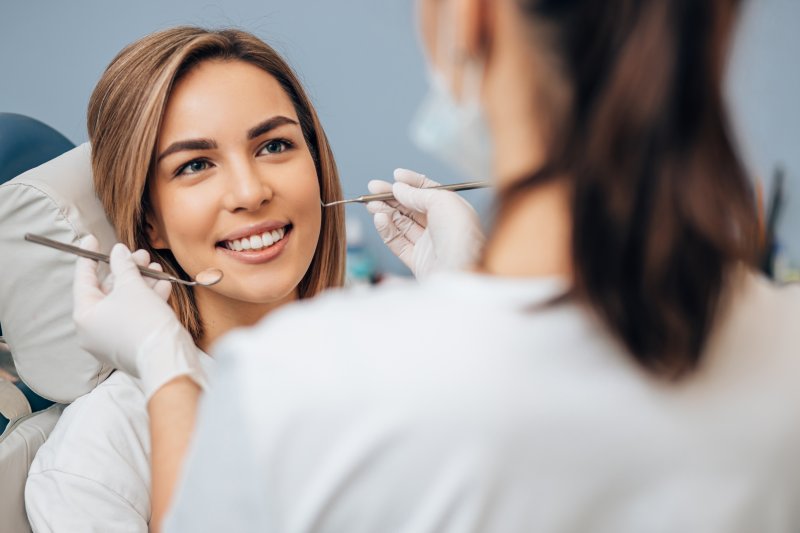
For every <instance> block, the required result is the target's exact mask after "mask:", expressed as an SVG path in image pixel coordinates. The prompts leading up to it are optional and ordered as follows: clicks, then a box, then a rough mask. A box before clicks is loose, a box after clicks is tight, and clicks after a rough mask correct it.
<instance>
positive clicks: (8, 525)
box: [0, 404, 64, 533]
mask: <svg viewBox="0 0 800 533" xmlns="http://www.w3.org/2000/svg"><path fill="white" fill-rule="evenodd" d="M63 409H64V406H63V405H59V404H55V405H51V406H50V407H48V408H47V409H45V410H44V411H39V412H38V413H33V414H29V415H27V416H23V417H22V418H18V419H16V420H15V421H14V422H12V425H10V426H9V427H8V428H6V431H5V433H4V434H3V436H2V437H0V530H1V531H3V533H28V532H30V530H31V528H30V526H29V525H28V516H27V515H26V514H25V498H24V496H25V479H26V478H27V477H28V468H30V466H31V462H33V457H34V456H35V455H36V451H37V450H38V449H39V446H41V445H42V444H43V443H44V441H45V439H47V436H48V435H49V434H50V432H51V431H53V428H54V427H55V425H56V422H57V421H58V417H59V416H60V415H61V411H62V410H63Z"/></svg>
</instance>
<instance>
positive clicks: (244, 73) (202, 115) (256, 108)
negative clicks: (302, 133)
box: [160, 60, 297, 139]
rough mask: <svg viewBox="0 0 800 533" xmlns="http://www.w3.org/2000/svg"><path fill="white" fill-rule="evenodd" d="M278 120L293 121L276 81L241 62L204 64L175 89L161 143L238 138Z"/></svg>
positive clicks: (288, 102)
mask: <svg viewBox="0 0 800 533" xmlns="http://www.w3.org/2000/svg"><path fill="white" fill-rule="evenodd" d="M279 115H280V116H285V117H288V118H292V119H294V120H295V121H296V120H297V113H296V111H295V108H294V105H293V103H292V100H291V98H289V95H288V94H286V91H285V90H284V89H283V87H282V86H281V85H280V83H278V80H277V79H275V77H274V76H272V75H271V74H270V73H268V72H266V71H264V70H263V69H261V68H259V67H258V66H256V65H253V64H250V63H246V62H244V61H238V60H237V61H221V60H208V61H204V62H202V63H200V64H199V65H197V66H196V67H194V68H193V69H192V70H190V71H189V72H188V73H186V74H185V75H184V76H183V77H181V79H180V80H179V81H178V83H176V84H175V86H174V88H173V90H172V93H171V94H170V97H169V100H168V101H167V107H166V110H165V113H164V118H163V121H162V127H161V135H160V137H162V139H163V138H164V137H165V136H172V135H177V136H185V135H200V136H207V135H208V133H209V132H217V135H222V134H224V133H226V132H229V133H235V132H241V131H246V130H248V129H250V128H251V127H252V126H253V125H254V124H255V123H258V122H260V121H261V120H264V119H266V118H269V117H271V116H279Z"/></svg>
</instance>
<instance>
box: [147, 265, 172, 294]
mask: <svg viewBox="0 0 800 533" xmlns="http://www.w3.org/2000/svg"><path fill="white" fill-rule="evenodd" d="M148 268H151V269H153V270H158V271H159V272H164V269H163V268H162V267H161V265H160V264H159V263H150V264H149V265H148ZM149 279H153V278H149ZM153 281H154V282H155V283H153V285H151V286H150V288H151V289H153V291H155V293H156V294H158V295H159V296H160V297H161V299H162V300H164V301H167V300H168V299H169V295H170V293H171V292H172V283H170V282H169V281H167V280H164V279H153Z"/></svg>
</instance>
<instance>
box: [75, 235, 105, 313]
mask: <svg viewBox="0 0 800 533" xmlns="http://www.w3.org/2000/svg"><path fill="white" fill-rule="evenodd" d="M81 248H84V249H86V250H90V251H93V252H96V251H98V250H99V249H100V244H99V243H98V242H97V239H96V238H95V237H94V235H87V236H86V237H84V238H83V240H82V241H81ZM72 295H73V301H74V308H73V315H80V314H83V313H84V312H86V310H88V309H89V308H91V306H92V305H94V304H95V303H96V302H98V301H100V300H102V299H103V297H104V294H103V291H102V290H101V289H100V283H99V281H98V280H97V262H96V261H94V260H92V259H88V258H86V257H79V258H78V260H77V261H76V263H75V276H74V278H73V283H72Z"/></svg>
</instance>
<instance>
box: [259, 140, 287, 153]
mask: <svg viewBox="0 0 800 533" xmlns="http://www.w3.org/2000/svg"><path fill="white" fill-rule="evenodd" d="M287 148H289V143H288V142H287V141H281V140H275V141H269V142H268V143H267V144H265V145H264V147H263V148H262V149H261V153H266V154H280V153H281V152H284V151H286V149H287Z"/></svg>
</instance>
